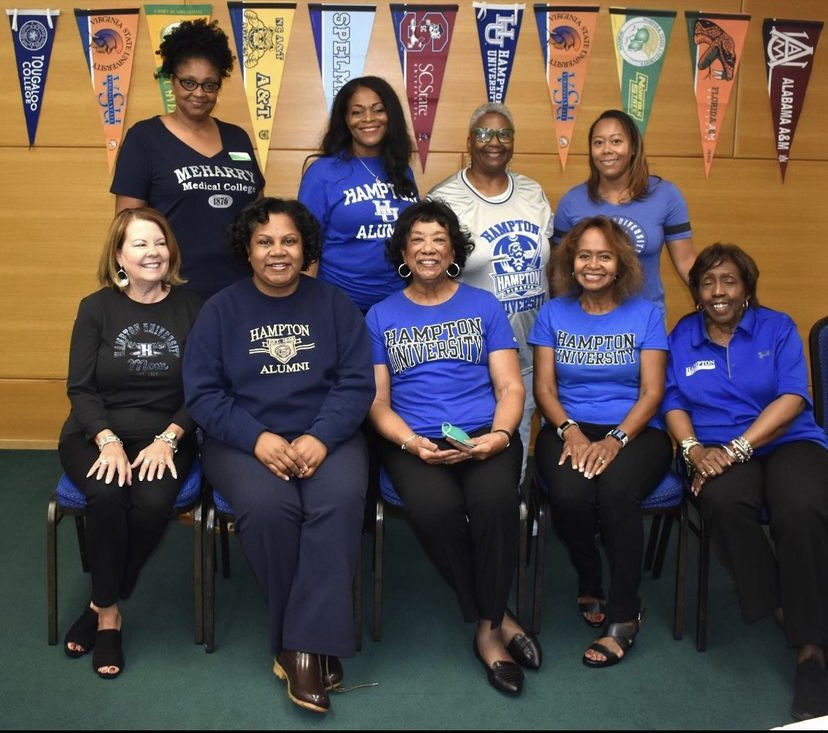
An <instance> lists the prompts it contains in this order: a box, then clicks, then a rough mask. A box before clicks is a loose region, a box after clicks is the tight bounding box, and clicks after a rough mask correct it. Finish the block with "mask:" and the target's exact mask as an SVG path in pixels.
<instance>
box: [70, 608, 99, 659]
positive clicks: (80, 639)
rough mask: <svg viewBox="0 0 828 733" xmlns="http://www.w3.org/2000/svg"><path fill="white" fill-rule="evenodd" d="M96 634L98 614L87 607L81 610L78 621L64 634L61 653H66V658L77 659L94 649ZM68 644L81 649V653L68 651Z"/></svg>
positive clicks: (74, 650)
mask: <svg viewBox="0 0 828 733" xmlns="http://www.w3.org/2000/svg"><path fill="white" fill-rule="evenodd" d="M97 633H98V614H97V613H95V611H93V610H92V609H91V608H90V607H89V606H87V607H86V608H84V609H83V613H82V614H81V615H80V616H79V617H78V620H77V621H75V623H73V624H72V626H71V627H70V628H69V631H67V632H66V636H65V637H64V639H63V651H65V652H66V656H67V657H72V659H78V658H79V657H82V656H83V655H84V654H88V653H89V652H91V651H92V649H94V648H95V634H97ZM69 644H77V645H78V646H81V647H83V651H81V650H80V649H70V648H69Z"/></svg>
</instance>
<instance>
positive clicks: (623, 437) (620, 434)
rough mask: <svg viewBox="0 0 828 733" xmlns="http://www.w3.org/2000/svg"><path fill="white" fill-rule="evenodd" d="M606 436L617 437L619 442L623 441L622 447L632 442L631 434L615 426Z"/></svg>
mask: <svg viewBox="0 0 828 733" xmlns="http://www.w3.org/2000/svg"><path fill="white" fill-rule="evenodd" d="M604 437H605V438H615V439H616V440H617V441H618V442H619V443H621V447H622V448H623V447H624V446H625V445H627V443H629V442H630V438H629V436H628V435H627V434H626V433H625V432H624V431H623V430H621V428H613V429H612V430H610V431H609V432H608V433H607V434H606V435H605V436H604Z"/></svg>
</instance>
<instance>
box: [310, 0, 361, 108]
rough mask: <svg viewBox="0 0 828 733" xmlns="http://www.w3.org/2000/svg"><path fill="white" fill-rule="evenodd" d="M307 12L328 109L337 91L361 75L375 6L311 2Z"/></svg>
mask: <svg viewBox="0 0 828 733" xmlns="http://www.w3.org/2000/svg"><path fill="white" fill-rule="evenodd" d="M308 12H309V13H310V21H311V29H312V30H313V41H314V43H315V44H316V59H317V61H318V62H319V71H320V72H321V74H322V89H323V90H324V92H325V101H326V102H327V105H328V109H329V110H330V108H331V107H332V106H333V101H334V97H335V96H336V93H337V92H338V91H339V90H340V89H341V88H342V87H344V86H345V85H346V84H347V83H348V82H349V81H350V80H351V79H356V78H358V77H360V76H362V71H363V69H364V68H365V59H366V57H367V56H368V44H369V43H370V41H371V31H372V30H373V28H374V15H375V14H376V12H377V7H376V5H325V4H321V5H320V4H319V3H311V4H310V5H308Z"/></svg>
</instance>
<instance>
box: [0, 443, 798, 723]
mask: <svg viewBox="0 0 828 733" xmlns="http://www.w3.org/2000/svg"><path fill="white" fill-rule="evenodd" d="M59 474H60V467H59V464H58V460H57V455H56V453H54V452H51V451H0V506H2V507H3V509H4V511H3V514H4V519H5V521H4V522H3V530H2V535H0V557H2V558H3V562H2V567H1V568H0V592H2V609H0V611H1V612H2V613H1V615H0V618H2V624H0V648H2V649H3V651H4V654H3V655H2V661H1V662H0V690H2V695H1V696H0V727H2V728H27V729H32V728H67V729H68V728H72V729H87V730H89V729H92V730H100V729H108V728H153V729H158V728H167V729H169V728H173V729H177V728H187V729H227V728H234V729H238V728H251V729H252V728H255V729H264V728H271V729H273V728H275V729H293V728H308V727H313V728H335V729H363V730H370V729H400V728H428V729H434V728H464V729H515V728H520V729H533V728H535V729H536V728H541V729H543V728H574V729H607V728H637V729H650V728H702V729H741V728H769V727H772V726H774V725H779V724H784V723H787V722H790V718H789V716H788V708H789V705H790V695H791V680H792V674H793V664H794V660H793V653H792V652H791V651H790V650H788V649H786V648H785V646H784V641H783V638H782V634H781V632H780V631H779V630H778V629H777V628H776V627H775V626H774V624H773V623H772V622H771V621H770V620H767V621H764V622H761V623H759V624H756V625H753V626H750V627H746V626H743V625H742V624H741V622H740V620H739V617H738V611H737V608H736V599H735V596H734V593H733V590H732V588H731V586H730V584H729V582H728V580H727V578H726V577H725V576H724V574H723V573H722V571H721V570H720V569H719V568H718V566H715V567H714V569H713V573H712V579H711V604H710V634H709V644H708V651H707V652H705V653H698V652H696V650H695V647H694V643H693V632H694V627H693V623H694V621H693V619H694V616H693V604H694V603H695V581H694V578H695V562H696V542H695V540H694V539H692V538H691V541H690V566H689V568H688V570H689V572H688V577H689V596H690V598H689V600H690V604H691V607H690V608H688V628H687V630H686V633H685V637H684V639H683V640H682V641H680V642H676V641H673V639H672V635H671V619H672V593H673V572H674V561H673V557H674V555H673V554H672V553H673V552H674V549H675V548H674V546H673V547H671V555H670V558H668V566H667V570H666V571H665V574H664V576H663V577H662V578H661V579H660V580H652V579H651V578H649V577H648V576H645V580H644V582H643V584H642V588H641V594H642V597H643V599H644V603H645V606H646V614H645V620H644V625H643V628H642V632H641V634H640V635H639V638H638V641H637V643H636V646H635V648H634V649H633V650H632V651H631V652H630V656H629V657H628V658H627V659H626V660H625V661H624V662H623V663H622V664H620V665H618V666H616V667H613V668H611V669H602V670H593V669H588V668H586V667H584V666H583V665H582V664H581V662H580V658H581V654H582V653H583V650H584V649H585V648H586V647H587V646H588V644H589V642H590V641H591V640H592V638H593V636H594V634H593V631H592V630H591V629H589V628H588V627H587V626H586V625H585V624H583V623H582V621H581V620H580V618H579V617H578V615H577V613H576V611H575V604H574V595H575V580H574V576H573V573H572V571H571V570H570V568H569V565H568V562H567V561H566V558H565V555H564V553H563V551H562V549H561V546H560V544H559V542H557V541H556V540H555V539H554V538H550V541H549V542H548V547H549V552H548V557H547V576H546V585H545V599H544V619H543V629H542V634H541V640H542V642H543V647H544V653H545V659H544V666H543V669H542V670H541V671H540V672H538V673H530V674H528V675H527V680H526V687H525V690H524V694H523V696H522V697H520V698H519V699H508V698H505V697H503V696H501V695H499V694H498V693H497V692H496V691H494V690H493V689H492V688H490V687H489V685H488V683H487V681H486V677H485V673H484V671H483V669H482V668H481V667H480V666H479V664H478V662H477V661H476V660H475V659H474V657H473V655H472V650H471V638H472V631H473V630H472V627H471V626H468V625H465V624H463V622H462V620H461V618H460V615H459V611H458V610H457V607H456V604H455V602H454V599H453V597H452V596H451V594H450V593H449V591H448V590H447V589H446V588H445V586H444V585H443V583H442V581H441V580H440V579H439V577H438V576H437V574H436V573H435V571H434V570H433V569H432V568H431V566H430V565H429V564H428V563H427V561H426V560H425V559H424V557H423V556H422V553H421V552H420V550H419V548H418V547H417V545H416V542H415V541H414V539H413V537H412V535H411V532H410V530H409V529H408V527H407V526H406V524H405V522H404V520H402V519H399V518H392V519H390V520H389V521H388V522H387V533H386V555H385V558H386V580H385V623H384V634H383V639H382V641H381V642H373V641H371V639H370V601H371V583H370V567H371V565H370V561H369V555H368V553H369V544H370V542H369V540H370V538H369V537H368V536H367V535H366V536H365V547H364V549H365V553H366V554H365V563H364V565H365V598H364V601H365V632H366V633H365V636H364V641H363V650H362V652H361V653H360V654H358V656H357V657H356V658H354V659H352V660H346V661H345V677H346V679H345V682H346V685H353V684H357V683H364V682H379V685H378V686H376V687H371V688H366V689H359V690H354V691H352V692H349V693H345V694H339V695H334V697H333V700H332V710H331V712H330V713H329V714H328V715H326V716H319V715H316V714H314V713H308V712H304V711H302V710H300V709H298V708H296V707H295V706H294V705H292V704H291V703H290V702H289V701H288V699H287V696H286V695H285V692H284V688H283V685H282V683H280V682H278V681H277V680H276V678H275V677H274V676H273V675H272V674H271V671H270V669H271V665H272V660H271V659H270V658H269V656H268V651H267V644H266V641H265V632H264V603H263V600H262V597H261V594H260V592H259V589H258V588H257V586H256V584H255V581H254V579H253V577H252V573H251V571H250V569H249V567H248V566H247V564H246V563H245V561H244V558H243V556H242V553H241V547H240V545H239V543H238V541H236V540H235V539H234V540H232V541H231V552H232V560H233V563H234V565H233V576H232V577H231V578H230V579H227V580H225V579H223V578H221V577H220V576H219V577H218V578H217V580H216V584H217V608H216V616H217V621H216V643H217V648H216V651H215V653H214V654H205V653H204V650H203V648H202V647H199V646H196V645H195V644H194V643H193V625H192V615H193V606H192V555H191V551H192V550H191V548H192V528H191V527H189V526H186V525H184V524H180V523H173V524H171V525H170V528H169V531H168V532H167V535H166V537H165V539H164V541H163V543H162V545H161V547H160V548H159V550H158V552H157V553H156V555H155V556H154V557H153V558H152V559H151V560H150V562H149V564H148V566H147V568H146V570H145V571H144V574H143V576H142V578H141V582H140V583H139V585H138V589H137V590H136V592H135V594H134V596H133V598H132V599H131V600H129V601H128V602H127V603H126V604H125V605H124V607H123V613H124V619H125V621H124V633H125V654H126V659H127V666H126V670H125V672H124V673H123V674H122V675H121V677H120V678H118V679H116V680H114V681H103V680H100V679H98V678H97V677H96V676H95V674H94V673H93V671H92V668H91V661H90V659H89V657H85V658H83V659H80V660H73V659H69V658H68V657H66V656H65V654H64V653H63V651H62V649H61V646H60V645H58V646H54V647H52V646H48V645H47V643H46V577H45V575H46V562H45V550H46V533H45V523H46V505H47V502H48V498H49V495H50V493H51V491H52V490H53V489H54V486H55V483H56V480H57V478H58V476H59ZM59 529H60V531H59V558H60V561H59V595H58V609H59V621H60V625H59V634H60V638H61V639H62V636H63V634H64V633H65V631H66V628H67V627H68V625H69V624H70V623H71V622H72V621H73V620H74V618H75V617H76V616H77V614H78V613H79V612H80V611H81V609H82V608H83V604H84V603H85V602H87V601H88V593H89V585H88V583H89V581H88V578H87V577H85V576H84V575H83V573H82V572H81V569H80V562H79V559H78V554H77V543H76V540H75V533H74V529H73V526H72V523H71V521H64V522H63V523H62V524H61V526H60V528H59ZM674 544H675V543H674V542H673V545H674Z"/></svg>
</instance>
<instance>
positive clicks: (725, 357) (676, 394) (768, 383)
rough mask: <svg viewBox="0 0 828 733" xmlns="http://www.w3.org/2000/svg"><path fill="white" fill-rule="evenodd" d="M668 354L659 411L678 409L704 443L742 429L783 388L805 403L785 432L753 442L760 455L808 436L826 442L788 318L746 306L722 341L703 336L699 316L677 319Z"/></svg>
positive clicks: (704, 331)
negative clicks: (726, 340) (723, 343)
mask: <svg viewBox="0 0 828 733" xmlns="http://www.w3.org/2000/svg"><path fill="white" fill-rule="evenodd" d="M668 342H669V345H670V357H669V362H668V365H667V389H666V393H665V396H664V402H663V403H662V410H663V412H664V413H667V412H669V411H670V410H684V411H685V412H687V413H688V414H689V415H690V420H691V421H692V423H693V427H694V428H695V432H696V437H697V438H698V439H699V440H700V441H701V442H702V443H705V444H710V443H726V442H728V441H730V440H732V439H733V438H735V437H737V436H739V435H741V434H742V433H744V432H745V430H747V429H748V427H750V425H751V424H752V423H753V422H754V421H755V420H756V418H757V417H758V416H759V413H761V412H762V410H764V409H765V408H766V407H767V406H768V405H769V404H770V403H771V402H773V401H774V400H775V399H776V398H777V397H780V396H781V395H784V394H795V395H799V396H800V397H802V399H804V400H805V409H804V410H803V411H802V412H801V413H800V414H799V415H798V416H797V418H796V419H795V420H794V421H793V422H792V423H791V425H790V427H789V428H788V429H787V430H786V431H785V433H784V434H782V435H780V436H778V437H777V438H774V440H772V441H771V442H770V443H768V444H766V445H764V446H762V447H761V448H758V449H757V451H756V453H757V455H761V454H763V453H768V452H769V451H771V450H773V449H774V448H775V447H776V446H779V445H782V444H783V443H790V442H793V441H795V440H810V441H813V442H815V443H819V444H820V445H822V446H824V447H828V440H826V436H825V432H824V431H823V430H822V428H820V427H819V426H818V425H817V424H816V421H815V420H814V410H813V404H812V403H811V398H810V395H809V394H808V369H807V366H806V362H805V354H804V351H803V349H802V340H801V339H800V338H799V334H798V333H797V331H796V324H795V323H794V322H793V320H792V319H791V317H790V316H788V315H786V314H785V313H780V312H779V311H774V310H771V309H770V308H761V307H760V308H748V309H747V311H746V312H745V314H744V316H743V317H742V320H741V321H740V322H739V325H738V326H737V327H736V331H735V332H734V333H733V337H732V338H731V340H730V343H729V344H728V346H727V347H724V346H719V345H718V344H715V343H713V341H711V340H710V338H709V337H708V335H707V329H706V328H705V325H704V314H702V313H692V314H690V315H688V316H685V317H684V318H682V319H681V320H680V321H679V322H678V323H677V324H676V326H675V328H674V329H673V331H672V333H671V334H670V336H669V338H668Z"/></svg>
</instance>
